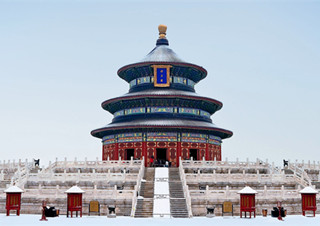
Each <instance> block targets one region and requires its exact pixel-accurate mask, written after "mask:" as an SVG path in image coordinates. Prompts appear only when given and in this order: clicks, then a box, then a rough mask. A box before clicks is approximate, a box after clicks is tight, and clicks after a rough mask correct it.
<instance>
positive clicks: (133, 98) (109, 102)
mask: <svg viewBox="0 0 320 226" xmlns="http://www.w3.org/2000/svg"><path fill="white" fill-rule="evenodd" d="M141 98H160V99H162V98H182V99H190V100H202V101H206V102H209V103H213V104H215V105H217V106H218V108H217V110H216V111H218V110H220V109H221V108H222V106H223V104H222V102H220V101H218V100H215V99H211V98H207V97H198V96H186V95H165V94H161V95H160V94H159V95H147V94H146V95H136V96H123V97H116V98H113V99H109V100H106V101H104V102H103V103H102V104H101V106H102V108H103V109H104V110H107V111H108V110H109V109H108V106H109V105H111V104H113V103H116V102H119V101H126V100H137V99H141Z"/></svg>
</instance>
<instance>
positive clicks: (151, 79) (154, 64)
mask: <svg viewBox="0 0 320 226" xmlns="http://www.w3.org/2000/svg"><path fill="white" fill-rule="evenodd" d="M166 30H167V27H166V26H165V25H160V26H159V35H160V36H159V39H158V40H157V43H156V47H155V48H154V49H153V50H152V51H151V52H150V53H149V54H148V55H147V56H145V57H144V58H143V59H142V60H141V61H140V62H137V63H134V64H129V65H126V66H123V67H122V68H120V69H119V70H118V76H119V77H120V78H122V79H124V80H125V81H126V82H128V83H129V85H130V89H129V92H128V93H127V94H125V95H123V96H120V97H116V98H112V99H109V100H106V101H104V102H103V103H102V108H103V109H104V110H107V111H109V112H110V113H111V114H113V116H114V118H113V120H112V122H111V123H110V124H108V125H106V126H104V127H102V128H99V129H96V130H93V131H92V132H91V134H92V136H94V137H97V138H100V139H102V144H103V151H102V159H103V160H107V159H108V158H109V159H110V160H118V159H119V158H120V157H121V159H123V160H130V159H131V157H133V158H134V159H142V158H143V157H144V159H145V165H146V166H150V165H151V163H152V162H154V164H164V163H165V162H167V163H169V165H171V166H178V165H179V157H181V159H182V160H184V159H190V158H191V157H192V158H193V160H202V159H203V158H204V159H205V160H217V161H220V160H221V142H222V140H223V139H225V138H229V137H231V136H232V132H231V131H229V130H226V129H222V128H219V127H217V126H216V125H215V124H213V123H212V120H211V118H210V117H211V115H213V114H214V113H215V112H216V111H218V110H220V109H221V108H222V103H221V102H220V101H218V100H215V99H211V98H208V97H202V96H199V95H198V94H196V93H195V89H194V86H195V84H197V83H198V82H199V81H200V80H202V79H204V78H205V77H206V76H207V71H206V70H205V69H204V68H203V67H200V66H198V65H195V64H191V63H188V62H185V61H183V60H182V59H180V58H179V57H178V56H177V55H176V53H175V52H174V51H172V49H170V48H169V42H168V40H167V38H166Z"/></svg>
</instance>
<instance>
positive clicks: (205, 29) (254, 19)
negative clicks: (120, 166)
mask: <svg viewBox="0 0 320 226" xmlns="http://www.w3.org/2000/svg"><path fill="white" fill-rule="evenodd" d="M319 12H320V1H258V0H257V1H249V0H247V1H240V0H239V1H228V0H224V1H222V0H221V1H182V0H181V1H178V0H173V1H172V0H170V1H94V0H90V1H89V0H87V1H84V0H82V1H77V0H75V1H71V0H69V1H67V0H65V1H61V0H60V1H59V0H55V1H54V0H48V1H41V0H37V1H36V0H34V1H32V0H30V1H26V0H25V1H22V0H21V1H15V0H10V1H9V0H7V1H3V0H0V104H1V108H0V109H1V111H0V153H1V155H0V159H1V160H4V159H5V160H8V159H16V160H17V159H19V158H21V159H25V158H29V159H31V158H40V159H42V160H43V161H44V162H48V161H49V160H52V161H53V160H55V158H56V157H58V158H59V159H63V158H64V157H68V158H74V157H78V159H84V157H86V156H87V157H88V158H89V159H95V157H99V158H101V152H102V151H101V149H102V145H101V142H100V140H99V139H96V138H94V137H92V136H91V135H90V131H91V130H93V129H96V128H99V127H102V126H103V125H106V124H108V123H109V122H111V120H112V116H111V115H110V114H109V113H108V112H105V111H104V110H103V109H102V108H101V106H100V104H101V102H102V101H104V100H106V99H109V98H112V97H116V96H120V95H122V94H124V93H126V92H127V91H128V88H129V86H128V84H127V83H126V82H124V81H123V80H121V79H120V78H119V77H118V76H117V74H116V72H117V70H118V69H119V68H120V67H121V66H124V65H126V64H129V63H134V62H136V61H138V60H140V59H142V58H143V57H144V56H145V55H146V54H147V53H148V52H149V51H151V50H152V49H153V48H154V46H155V42H156V39H157V37H158V31H157V26H158V25H159V24H166V25H167V26H168V30H167V38H168V39H169V42H170V47H171V48H172V49H173V50H174V51H175V52H176V53H177V54H178V55H179V56H180V57H181V58H182V59H184V60H186V61H188V62H191V63H195V64H198V65H200V66H203V67H204V68H206V69H207V71H208V76H207V78H206V79H205V80H203V81H201V82H200V83H199V84H197V85H196V90H197V93H199V94H200V95H202V96H208V97H211V98H214V99H217V100H220V101H222V102H223V103H224V107H223V108H222V109H221V110H220V111H219V112H217V113H216V114H215V115H214V116H213V121H214V123H215V124H217V125H218V126H220V127H222V128H226V129H229V130H232V131H233V132H234V136H233V137H232V138H230V139H226V140H224V142H223V146H222V155H223V158H225V157H228V158H229V159H235V158H236V157H239V158H240V159H243V160H245V159H246V158H247V157H249V158H250V159H252V160H253V159H255V158H257V157H258V158H262V159H265V158H268V159H269V161H270V162H271V161H275V162H277V163H280V162H281V161H282V159H283V158H286V159H288V158H289V159H290V160H295V159H299V160H300V161H301V160H305V161H307V160H311V161H313V160H316V161H319V160H320V153H319V151H320V139H319V135H320V134H319V127H320V119H319V115H320V104H319V98H320V89H319V85H320V78H319V75H320V64H319V62H320V42H319V41H320V29H319V28H320V13H319ZM42 163H43V162H42Z"/></svg>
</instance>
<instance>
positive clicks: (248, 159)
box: [247, 158, 249, 166]
mask: <svg viewBox="0 0 320 226" xmlns="http://www.w3.org/2000/svg"><path fill="white" fill-rule="evenodd" d="M247 166H249V158H247Z"/></svg>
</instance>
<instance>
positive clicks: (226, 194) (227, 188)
mask: <svg viewBox="0 0 320 226" xmlns="http://www.w3.org/2000/svg"><path fill="white" fill-rule="evenodd" d="M229 193H230V192H229V185H227V186H226V193H225V198H226V199H227V198H228V197H229Z"/></svg>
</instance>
